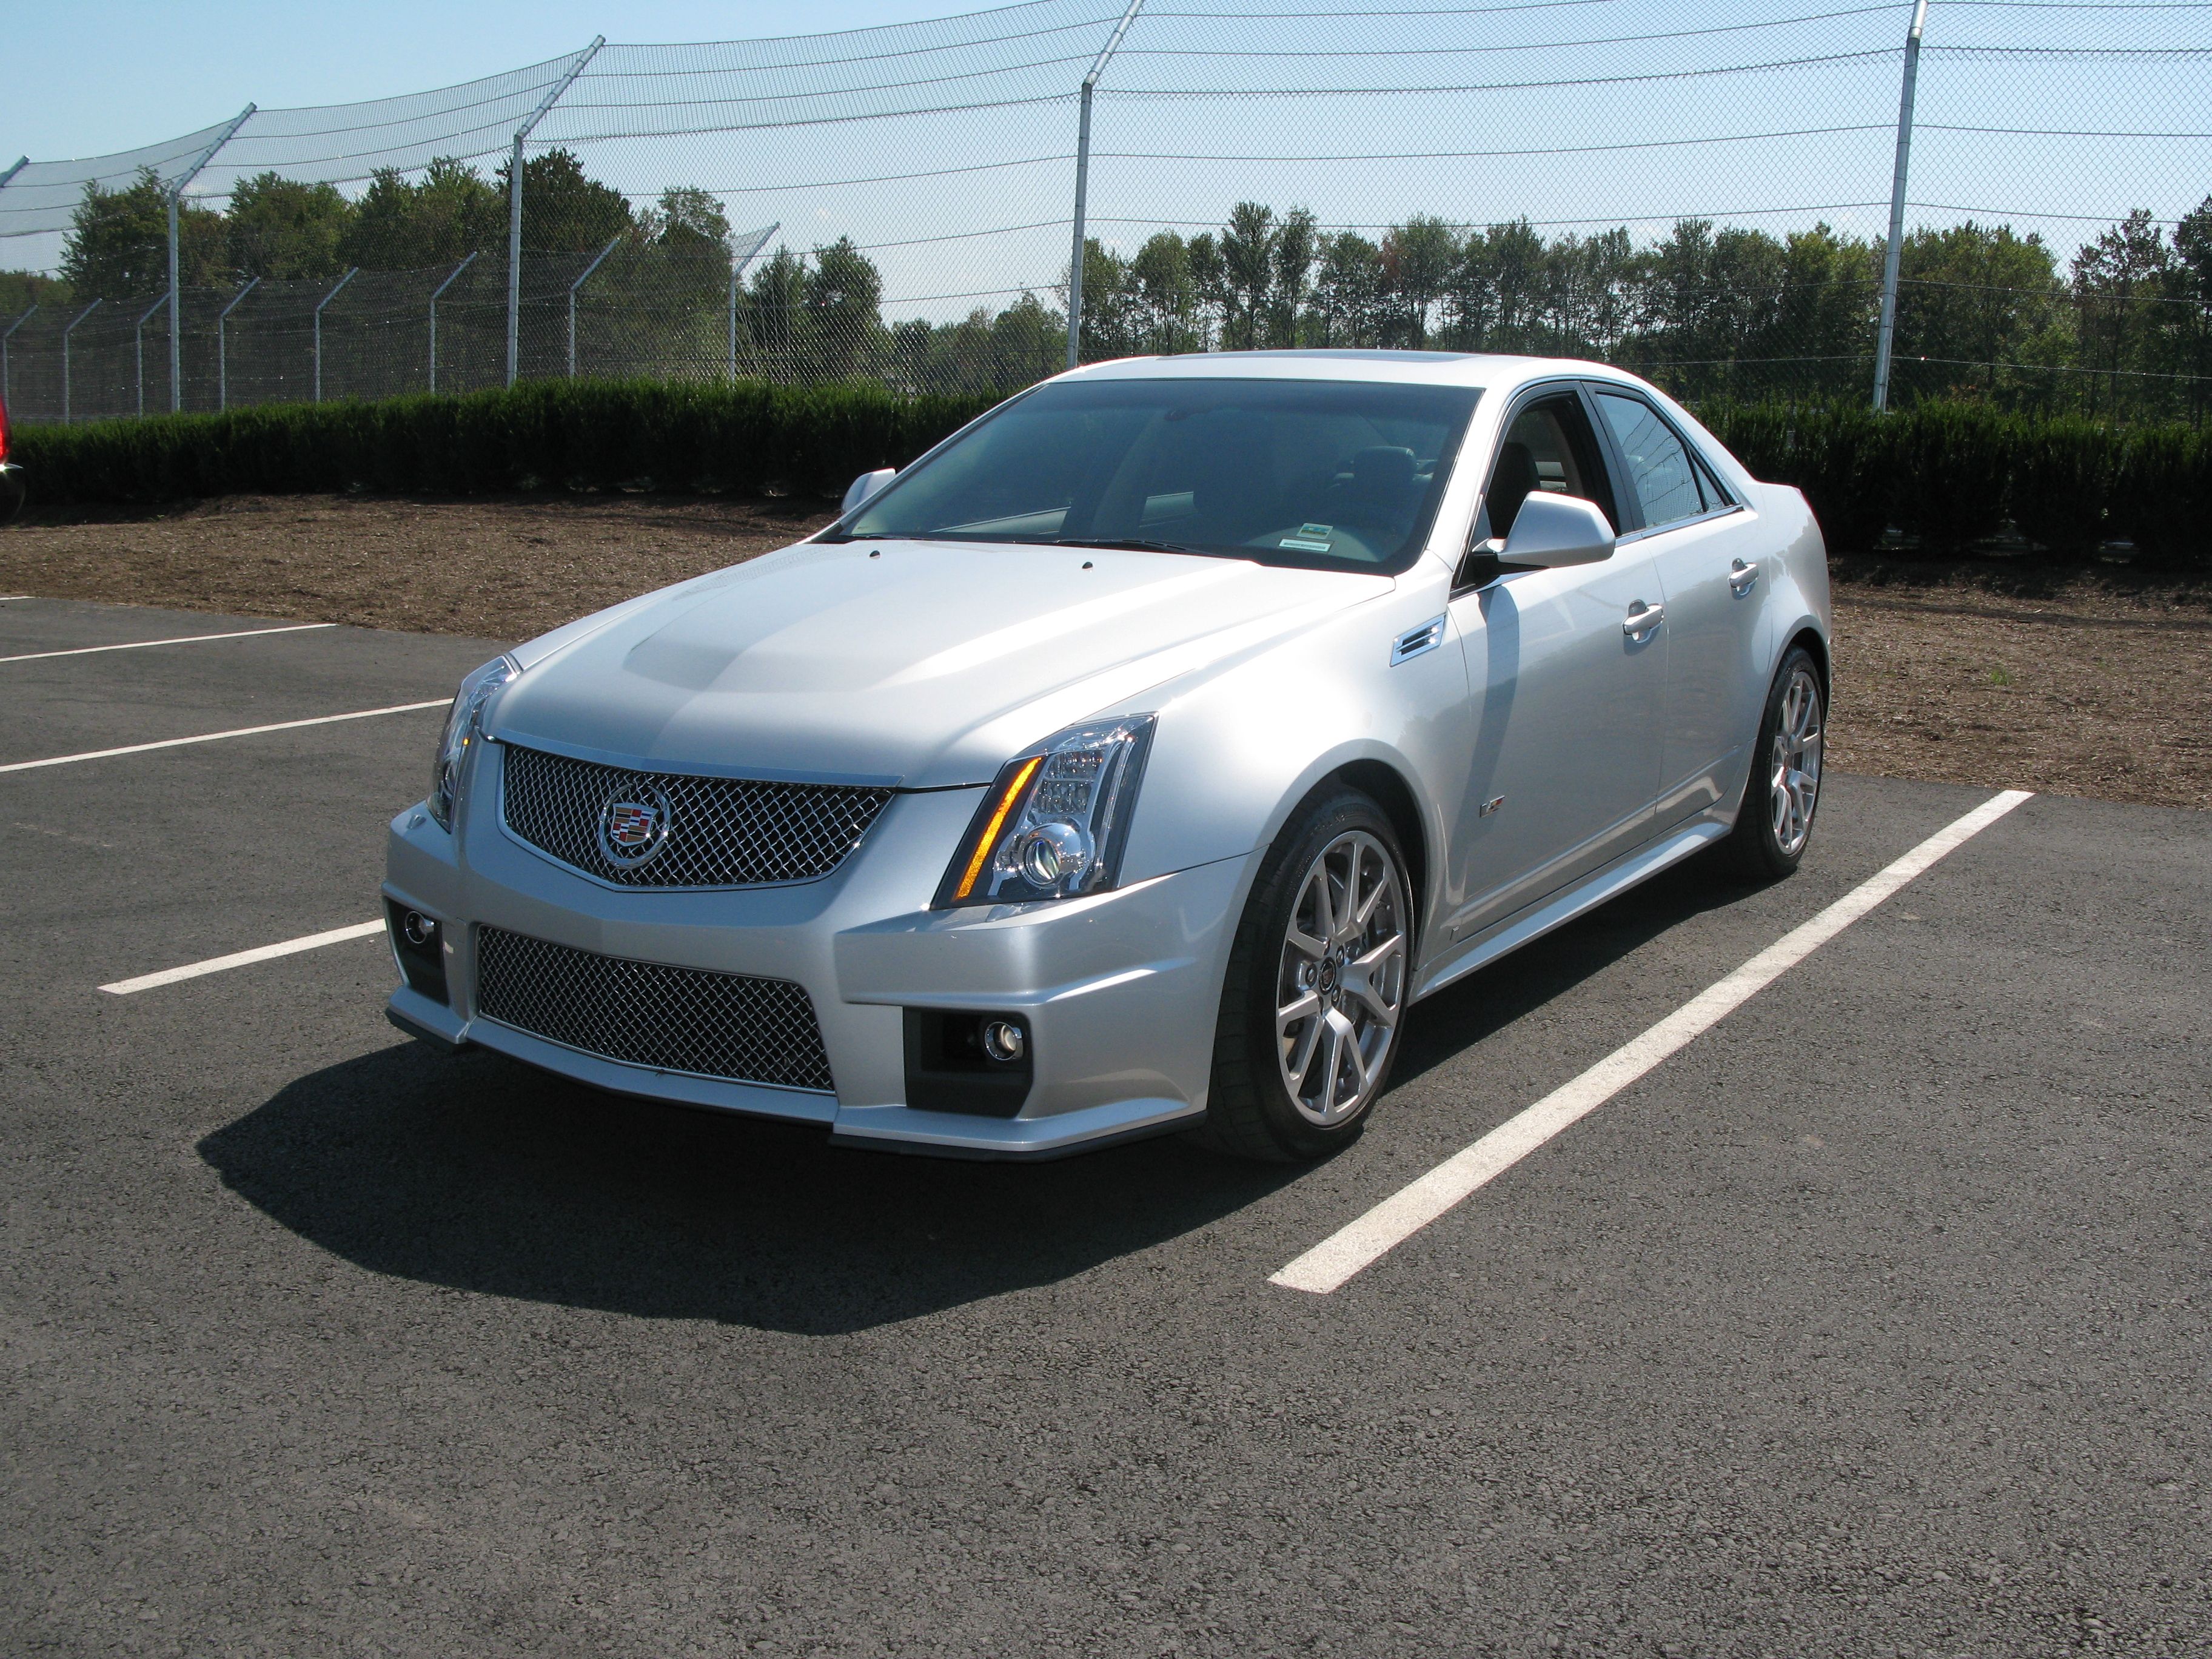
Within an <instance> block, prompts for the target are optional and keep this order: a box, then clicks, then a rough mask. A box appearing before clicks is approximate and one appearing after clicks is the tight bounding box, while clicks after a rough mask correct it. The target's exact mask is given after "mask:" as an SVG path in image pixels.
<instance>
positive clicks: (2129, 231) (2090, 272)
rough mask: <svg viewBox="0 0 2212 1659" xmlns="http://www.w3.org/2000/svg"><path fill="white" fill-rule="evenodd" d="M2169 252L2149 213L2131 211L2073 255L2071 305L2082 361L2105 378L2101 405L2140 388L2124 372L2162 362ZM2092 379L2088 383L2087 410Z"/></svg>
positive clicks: (2154, 369) (2132, 396)
mask: <svg viewBox="0 0 2212 1659" xmlns="http://www.w3.org/2000/svg"><path fill="white" fill-rule="evenodd" d="M2171 275H2172V252H2171V250H2169V249H2168V248H2167V246H2166V234H2165V233H2164V232H2163V231H2162V230H2160V228H2159V227H2158V226H2157V225H2156V224H2154V222H2152V220H2151V216H2150V212H2149V210H2148V209H2147V208H2137V209H2136V210H2135V211H2134V212H2133V213H2130V215H2128V216H2127V217H2126V218H2125V219H2123V220H2122V221H2121V222H2119V223H2118V224H2117V225H2115V226H2113V227H2112V229H2110V230H2108V231H2106V232H2105V233H2104V234H2102V235H2100V236H2099V237H2098V238H2097V240H2095V241H2093V242H2092V243H2090V244H2088V246H2086V247H2084V248H2082V250H2081V252H2079V253H2077V254H2075V256H2074V303H2075V311H2076V313H2077V315H2078V317H2079V319H2080V321H2079V324H2078V327H2079V328H2080V331H2081V347H2082V356H2083V357H2084V358H2085V359H2086V360H2087V362H2086V366H2087V367H2089V368H2096V369H2100V370H2102V371H2103V372H2104V373H2105V374H2106V376H2107V377H2108V379H2107V380H2106V383H2105V387H2104V398H2105V402H2106V406H2107V407H2108V408H2115V407H2118V406H2120V405H2122V404H2126V403H2130V402H2133V401H2136V398H2138V397H2139V396H2140V395H2141V389H2140V388H2138V387H2136V386H2132V385H2130V384H2126V383H2124V381H2123V380H2122V379H2121V377H2122V376H2123V375H2130V376H2132V375H2134V374H2143V373H2151V374H2156V373H2159V372H2160V370H2162V369H2164V368H2166V364H2165V363H2164V362H2161V361H2160V358H2161V357H2162V356H2165V355H2166V354H2163V353H2161V352H2160V349H2159V348H2160V344H2161V343H2162V341H2161V339H2160V336H2161V335H2162V334H2163V333H2164V332H2165V325H2166V323H2167V321H2168V319H2167V318H2166V316H2164V315H2162V314H2161V307H2160V301H2162V300H2164V299H2165V298H2166V287H2167V283H2168V280H2169V278H2170V276H2171ZM2095 391H2096V383H2095V381H2094V380H2092V382H2091V392H2092V401H2091V404H2090V409H2091V412H2092V413H2093V412H2095V410H2096V403H2095Z"/></svg>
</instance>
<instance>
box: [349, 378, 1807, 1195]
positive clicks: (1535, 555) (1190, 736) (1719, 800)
mask: <svg viewBox="0 0 2212 1659" xmlns="http://www.w3.org/2000/svg"><path fill="white" fill-rule="evenodd" d="M1829 620H1830V617H1829V599H1828V580H1827V566H1826V552H1825V550H1824V548H1823V546H1822V544H1821V540H1820V530H1819V527H1818V526H1816V525H1815V523H1814V519H1813V515H1812V513H1810V512H1809V511H1808V508H1807V507H1806V503H1805V501H1804V498H1803V497H1802V496H1801V495H1799V494H1798V492H1797V491H1796V490H1795V489H1788V488H1785V487H1783V486H1780V485H1776V484H1771V483H1759V481H1758V480H1757V479H1755V478H1753V477H1751V475H1750V474H1749V473H1747V471H1745V470H1744V468H1743V467H1742V466H1741V465H1740V464H1739V463H1738V462H1737V461H1736V460H1735V458H1734V457H1733V456H1731V455H1730V454H1729V453H1728V451H1727V450H1725V449H1724V448H1723V447H1721V445H1720V444H1719V443H1718V442H1717V441H1715V440H1714V438H1713V435H1711V433H1710V432H1708V431H1706V430H1705V428H1703V427H1702V426H1700V425H1699V423H1698V422H1697V421H1696V420H1695V419H1694V418H1693V417H1692V416H1691V415H1690V414H1689V413H1688V412H1687V411H1686V410H1684V409H1682V408H1681V407H1680V405H1679V404H1675V403H1674V402H1673V401H1672V400H1670V399H1669V398H1667V397H1666V396H1665V395H1664V394H1662V393H1661V392H1658V391H1656V389H1654V388H1653V387H1651V386H1648V385H1646V384H1645V383H1644V382H1643V381H1642V380H1637V379H1635V378H1634V377H1633V376H1631V375H1628V374H1623V373H1621V372H1620V371H1619V370H1617V369H1613V368H1605V367H1603V366H1601V365H1599V364H1595V363H1582V362H1559V361H1553V360H1544V359H1536V358H1519V357H1493V356H1455V355H1451V354H1446V353H1430V352H1360V351H1290V352H1249V353H1238V354H1236V355H1233V356H1188V357H1177V358H1164V359H1152V360H1139V361H1131V362H1114V363H1103V364H1100V365H1097V366H1096V367H1092V368H1084V369H1080V370H1078V371H1076V372H1074V373H1071V374H1066V375H1062V376H1060V378H1059V379H1057V380H1050V381H1048V382H1046V383H1045V384H1043V385H1042V386H1037V387H1036V388H1034V389H1033V390H1031V391H1030V392H1025V393H1024V394H1023V395H1021V396H1019V397H1017V398H1013V399H1012V400H1010V401H1009V402H1007V403H1005V404H1001V405H1000V406H999V407H998V408H997V409H995V410H993V411H992V412H991V413H989V414H988V415H986V416H983V417H982V418H981V419H980V420H977V421H975V422H973V423H972V424H970V425H969V426H968V427H967V428H964V429H963V430H962V431H960V432H958V433H957V434H955V435H953V436H952V437H951V438H949V439H947V440H946V441H945V442H943V443H942V444H939V446H938V447H936V448H935V449H933V450H932V451H931V452H930V453H927V454H926V455H924V456H923V457H921V459H919V460H917V461H915V463H914V464H913V465H910V466H908V468H906V469H905V470H904V471H900V472H898V473H896V475H894V474H892V473H890V472H888V471H885V472H877V473H871V474H868V475H867V476H866V477H862V478H860V479H859V480H857V481H856V482H855V483H854V486H853V489H852V490H851V491H850V492H849V493H848V495H847V498H846V504H845V511H844V513H843V515H842V517H841V518H840V519H839V520H837V522H836V524H835V525H833V526H831V527H830V528H829V530H827V531H825V532H822V533H821V534H819V535H817V536H815V537H813V538H811V539H809V540H807V541H805V542H803V543H800V544H798V545H796V546H793V547H789V548H786V549H784V550H782V551H781V552H777V553H773V554H769V555H768V556H763V557H761V558H757V559H754V560H752V561H750V562H747V563H744V564H740V565H737V566H733V567H732V568H729V569H726V570H720V571H717V572H715V573H714V574H710V575H706V576H701V577H698V578H696V580H690V581H687V582H683V583H680V584H678V586H673V587H670V588H665V589H664V590H662V591H661V592H656V593H649V594H647V595H645V596H643V597H641V598H639V599H632V600H630V601H629V602H628V603H626V604H623V605H617V606H615V607H614V608H613V609H611V610H608V611H601V612H599V614H598V615H596V616H592V617H586V618H584V619H583V620H582V621H580V622H576V623H570V624H569V625H568V626H567V627H565V628H561V629H555V630H554V631H553V632H552V633H550V634H548V635H544V637H542V638H540V639H538V640H535V641H532V642H531V643H529V644H528V645H525V646H520V647H517V648H516V649H515V650H513V651H512V652H510V653H507V655H505V656H502V657H500V658H498V659H496V660H495V661H492V662H489V663H486V664H485V665H483V667H482V668H479V669H477V671H475V672H474V673H472V674H471V675H470V676H469V677H468V678H466V679H465V680H464V681H463V682H462V683H461V687H460V693H459V696H457V697H456V698H455V699H454V702H453V712H452V714H451V716H450V717H449V718H448V720H447V724H446V729H445V733H444V736H443V738H442V740H441V744H440V745H439V750H438V754H437V757H436V765H435V774H434V779H433V782H432V786H431V791H430V795H429V798H428V799H427V800H425V801H423V802H422V803H421V804H419V805H416V806H413V807H410V808H409V809H408V810H407V811H404V812H402V813H401V814H400V815H399V816H398V817H397V818H395V819H394V820H393V821H392V827H391V840H390V848H389V863H388V879H387V881H386V884H385V888H384V895H385V898H386V906H387V914H388V917H389V921H390V925H391V936H392V946H393V951H394V955H395V957H396V958H397V961H398V969H399V974H400V980H401V983H400V985H399V988H398V990H397V991H395V992H394V993H393V994H392V1000H391V1005H390V1012H391V1014H392V1018H393V1019H394V1020H395V1021H396V1022H397V1023H398V1024H399V1025H401V1026H402V1027H403V1028H404V1029H405V1030H410V1031H412V1032H414V1033H416V1035H418V1036H422V1037H425V1038H427V1039H429V1040H431V1041H433V1042H439V1043H443V1044H448V1045H453V1046H459V1045H463V1044H468V1043H476V1044H480V1045H482V1046H483V1047H484V1048H490V1049H495V1050H497V1051H498V1052H499V1053H501V1054H507V1055H510V1056H512V1057H513V1058H514V1059H516V1060H523V1061H526V1062H527V1063H528V1064H530V1065H532V1066H541V1067H543V1068H544V1069H545V1070H547V1071H550V1072H556V1073H561V1074H562V1075H563V1076H566V1077H569V1078H574V1079H579V1080H580V1081H583V1082H585V1083H589V1084H592V1085H598V1086H599V1087H601V1088H605V1089H609V1090H614V1091H622V1092H624V1093H628V1094H632V1095H641V1096H647V1097H653V1098H654V1099H658V1100H665V1101H677V1102H683V1103H688V1104H691V1105H695V1106H702V1107H709V1108H714V1109H723V1110H727V1111H735V1112H748V1113H755V1114H759V1115H765V1116H770V1117H779V1118H787V1119H796V1120H799V1121H805V1122H811V1123H819V1124H822V1125H823V1126H825V1127H827V1128H828V1129H829V1132H830V1133H831V1134H832V1135H833V1136H834V1137H835V1138H836V1139H838V1140H841V1141H845V1142H848V1143H852V1144H854V1145H865V1146H879V1147H891V1148H903V1149H907V1150H912V1151H921V1152H942V1153H951V1154H956V1155H964V1156H970V1157H985V1158H1035V1157H1048V1156H1054V1155H1058V1154H1061V1153H1066V1152H1074V1151H1079V1150H1081V1149H1084V1148H1088V1147H1093V1146H1103V1145H1105V1144H1107V1143H1108V1142H1110V1141H1115V1140H1120V1139H1127V1138H1129V1137H1132V1136H1137V1135H1146V1134H1153V1133H1162V1132H1167V1131H1174V1130H1184V1131H1190V1132H1194V1133H1196V1134H1197V1135H1198V1136H1199V1137H1200V1139H1204V1140H1206V1141H1207V1142H1210V1143H1211V1144H1212V1145H1213V1146H1216V1147H1218V1148H1219V1149H1221V1150H1224V1151H1227V1152H1234V1153H1238V1154H1242V1155H1244V1156H1248V1157H1252V1158H1272V1159H1294V1158H1315V1157H1318V1156H1322V1155H1324V1154H1326V1153H1328V1152H1331V1151H1332V1150H1334V1149H1335V1148H1337V1147H1339V1146H1342V1145H1344V1144H1345V1143H1346V1141H1347V1140H1349V1139H1351V1138H1352V1137H1353V1136H1355V1135H1357V1134H1358V1133H1360V1131H1361V1129H1362V1128H1363V1127H1364V1125H1365V1123H1366V1121H1367V1119H1368V1116H1369V1115H1370V1113H1371V1112H1372V1111H1373V1109H1374V1108H1375V1105H1376V1101H1377V1100H1378V1099H1379V1098H1380V1097H1382V1095H1383V1091H1384V1090H1385V1089H1386V1088H1387V1086H1388V1085H1389V1078H1390V1066H1391V1062H1392V1060H1393V1059H1394V1058H1395V1055H1396V1054H1397V1052H1398V1049H1399V1048H1400V1046H1401V1041H1402V1038H1403V1034H1404V1030H1405V1022H1406V1017H1407V1010H1408V1008H1409V1007H1410V1006H1412V1005H1413V1003H1414V1002H1415V1001H1417V1000H1419V999H1420V998H1422V997H1425V996H1427V995H1428V994H1430V993H1431V992H1433V991H1436V990H1437V989H1439V988H1441V987H1443V986H1446V985H1449V984H1450V983H1451V982H1452V981H1454V980H1455V979H1458V978H1459V977H1461V976H1462V975H1465V974H1469V973H1472V972H1474V970H1475V969H1479V968H1481V967H1482V966H1484V965H1485V964H1486V963H1492V962H1494V961H1496V960H1497V959H1498V957H1501V956H1503V955H1504V954H1505V953H1506V952H1507V951H1511V950H1513V949H1515V948H1516V946H1518V945H1524V944H1526V943H1527V942H1528V941H1529V940H1530V939H1534V938H1536V937H1538V936H1539V935H1540V934H1542V933H1546V932H1547V931H1548V930H1550V929H1552V928H1554V927H1559V926H1560V925H1561V924H1562V923H1564V922H1565V921H1569V920H1570V919H1571V918H1572V917H1574V916H1576V915H1579V914H1581V913H1582V912H1583V911H1586V910H1588V909H1589V908H1591V907H1592V906H1594V905H1597V904H1601V903H1603V902H1606V901H1607V900H1608V899H1611V898H1613V897H1615V896H1618V895H1620V894H1621V893H1623V892H1625V891H1626V890H1628V889H1629V888H1631V887H1633V886H1634V885H1635V884H1638V882H1641V881H1643V880H1644V879H1646V878H1649V877H1650V876H1651V875H1653V874H1655V873H1656V872H1659V871H1661V870H1663V869H1665V868H1667V867H1668V866H1669V865H1672V864H1674V863H1676V862H1677V861H1678V860H1682V859H1686V858H1687V857H1689V856H1690V855H1692V854H1695V853H1698V852H1699V851H1700V849H1704V848H1713V849H1715V852H1716V854H1717V856H1718V857H1720V858H1723V859H1728V860H1733V861H1734V862H1735V863H1736V864H1737V865H1738V866H1740V867H1741V868H1742V869H1744V870H1746V871H1747V872H1751V873H1752V874H1753V875H1755V876H1759V877H1764V878H1773V877H1778V876H1783V875H1786V874H1788V873H1789V872H1790V871H1791V870H1792V869H1794V868H1795V867H1796V865H1797V862H1798V860H1800V859H1802V857H1803V855H1804V852H1805V848H1806V843H1807V841H1808V837H1809V836H1810V835H1811V833H1812V829H1813V820H1814V811H1815V810H1816V809H1817V808H1818V806H1819V804H1820V759H1821V734H1822V714H1823V710H1824V708H1825V707H1826V702H1827V692H1828V634H1829Z"/></svg>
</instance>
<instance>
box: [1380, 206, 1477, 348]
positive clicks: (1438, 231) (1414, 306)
mask: <svg viewBox="0 0 2212 1659" xmlns="http://www.w3.org/2000/svg"><path fill="white" fill-rule="evenodd" d="M1461 260H1462V249H1461V246H1460V243H1459V239H1458V238H1457V237H1455V236H1454V235H1453V234H1452V232H1451V227H1450V226H1449V225H1447V224H1446V223H1444V222H1443V220H1441V219H1437V218H1434V217H1429V216H1423V215H1420V214H1416V215H1415V216H1413V217H1412V218H1410V219H1408V220H1407V221H1406V222H1405V223H1404V224H1402V225H1396V226H1394V227H1392V228H1391V229H1390V230H1389V232H1388V233H1386V234H1384V236H1383V293H1384V294H1386V295H1389V297H1390V300H1391V301H1392V304H1391V306H1390V309H1389V319H1390V325H1389V332H1388V335H1387V336H1386V337H1385V338H1384V340H1383V344H1386V345H1402V346H1413V347H1417V348H1418V347H1421V346H1425V345H1427V344H1428V343H1429V331H1430V330H1431V327H1433V326H1434V325H1435V322H1436V311H1437V305H1438V303H1439V302H1440V301H1442V300H1443V297H1444V296H1445V295H1446V294H1448V293H1449V291H1450V289H1451V282H1452V273H1453V272H1454V270H1456V269H1457V268H1458V266H1459V264H1460V263H1461Z"/></svg>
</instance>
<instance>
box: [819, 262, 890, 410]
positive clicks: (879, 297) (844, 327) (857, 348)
mask: <svg viewBox="0 0 2212 1659" xmlns="http://www.w3.org/2000/svg"><path fill="white" fill-rule="evenodd" d="M883 295H884V278H883V273H882V272H881V271H879V270H877V269H876V267H875V263H874V261H872V259H870V258H868V256H867V255H866V254H865V253H863V252H860V249H859V248H857V247H855V246H854V245H853V239H852V238H851V237H849V236H840V237H839V238H838V239H837V240H836V241H834V242H832V243H830V244H829V246H826V247H817V248H816V249H815V250H814V258H813V263H812V264H811V266H810V267H809V268H808V270H807V272H806V276H805V299H804V300H803V301H801V304H802V306H803V307H804V311H805V321H806V330H805V343H806V347H807V355H808V357H809V360H810V361H809V368H810V369H811V373H812V374H813V376H814V378H817V379H820V380H851V379H853V378H854V376H855V375H857V374H860V372H861V370H862V368H864V367H865V366H866V365H867V364H868V363H870V362H872V359H873V358H874V356H875V353H876V347H877V344H878V337H879V336H881V335H882V334H883V331H884V319H883V313H882V310H881V306H882V301H883Z"/></svg>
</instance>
